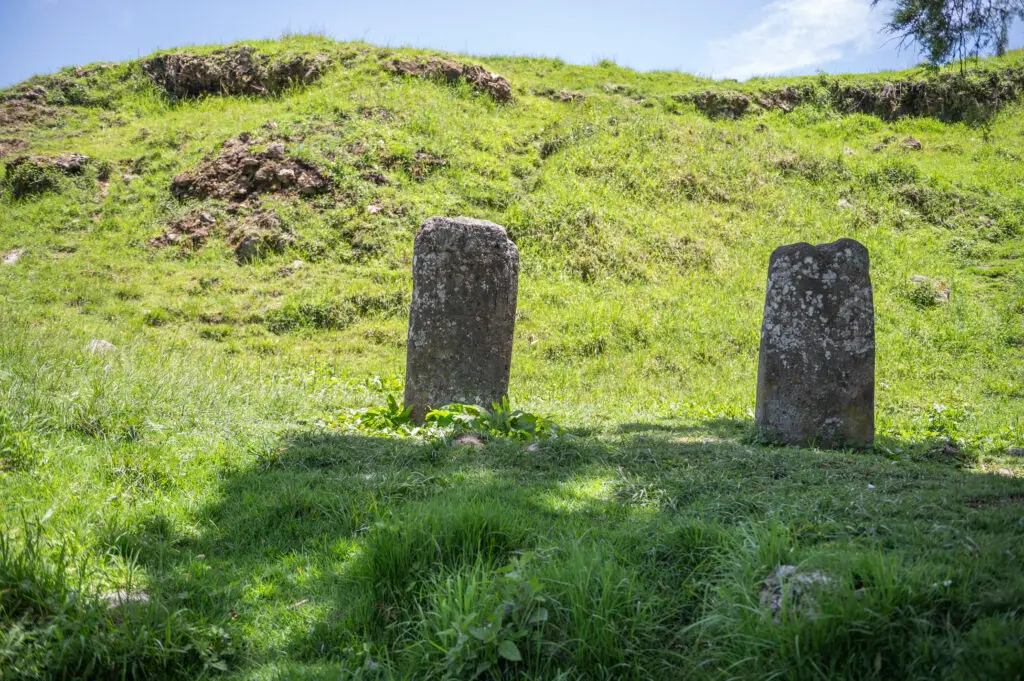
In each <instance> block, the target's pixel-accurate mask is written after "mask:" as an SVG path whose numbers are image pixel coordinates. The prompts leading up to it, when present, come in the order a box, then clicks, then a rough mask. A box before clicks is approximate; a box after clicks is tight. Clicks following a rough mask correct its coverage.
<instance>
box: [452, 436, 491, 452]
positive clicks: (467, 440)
mask: <svg viewBox="0 0 1024 681" xmlns="http://www.w3.org/2000/svg"><path fill="white" fill-rule="evenodd" d="M452 445H453V446H455V447H468V448H471V449H483V448H484V441H483V439H482V438H481V437H480V436H479V435H460V436H458V437H457V438H455V442H453V443H452Z"/></svg>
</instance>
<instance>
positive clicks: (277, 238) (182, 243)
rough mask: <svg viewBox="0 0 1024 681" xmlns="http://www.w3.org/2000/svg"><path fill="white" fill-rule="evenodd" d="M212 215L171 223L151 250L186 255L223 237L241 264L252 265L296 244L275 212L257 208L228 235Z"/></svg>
mask: <svg viewBox="0 0 1024 681" xmlns="http://www.w3.org/2000/svg"><path fill="white" fill-rule="evenodd" d="M220 225H221V223H220V222H219V221H218V220H217V218H216V217H214V216H213V214H211V213H209V212H208V211H205V210H196V211H193V212H191V213H189V214H188V215H186V216H184V217H182V218H180V219H178V220H175V221H174V222H172V223H171V224H170V225H169V226H168V227H167V229H166V231H164V233H163V234H161V235H160V236H158V237H156V238H154V239H150V241H149V245H150V247H151V248H168V247H173V246H179V247H181V249H182V252H183V253H184V254H188V253H191V252H192V251H194V250H197V249H199V248H201V247H202V246H203V245H205V244H206V242H207V241H208V240H209V239H210V238H211V237H212V236H214V235H215V234H217V233H223V237H224V240H225V241H226V242H227V244H228V245H229V246H231V248H232V249H233V250H234V251H235V258H236V259H237V260H238V262H239V263H247V262H251V261H253V260H255V259H257V258H258V257H260V255H262V254H264V253H268V252H271V251H273V252H276V253H280V252H281V251H283V250H284V249H285V248H287V247H288V246H290V245H291V244H293V243H295V237H294V236H292V235H291V234H290V233H289V232H287V231H286V230H285V229H284V227H283V225H282V223H281V219H280V218H279V217H278V216H277V215H276V214H275V213H273V212H272V211H268V210H264V209H263V208H259V207H257V208H256V210H255V211H253V212H252V213H251V214H249V215H246V216H245V217H243V218H242V219H241V220H239V221H234V222H232V223H231V226H230V228H229V229H228V230H227V231H226V232H225V231H223V230H221V229H220Z"/></svg>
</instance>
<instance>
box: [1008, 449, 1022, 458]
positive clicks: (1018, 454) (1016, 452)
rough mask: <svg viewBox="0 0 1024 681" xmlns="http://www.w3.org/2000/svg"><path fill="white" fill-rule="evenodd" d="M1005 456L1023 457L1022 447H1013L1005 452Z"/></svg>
mask: <svg viewBox="0 0 1024 681" xmlns="http://www.w3.org/2000/svg"><path fill="white" fill-rule="evenodd" d="M1006 455H1007V456H1015V457H1024V447H1014V448H1013V449H1010V450H1008V451H1007V452H1006Z"/></svg>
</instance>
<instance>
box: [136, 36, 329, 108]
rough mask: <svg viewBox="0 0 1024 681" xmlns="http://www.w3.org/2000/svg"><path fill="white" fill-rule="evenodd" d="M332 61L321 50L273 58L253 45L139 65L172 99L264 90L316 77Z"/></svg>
mask: <svg viewBox="0 0 1024 681" xmlns="http://www.w3.org/2000/svg"><path fill="white" fill-rule="evenodd" d="M332 64H333V60H332V59H331V58H330V57H329V56H327V55H324V54H298V55H290V56H287V57H283V58H273V57H270V56H268V55H266V54H262V53H260V52H259V51H257V50H256V49H255V48H253V47H248V46H243V47H229V48H225V49H223V50H217V51H216V52H211V53H209V54H193V53H190V52H173V53H171V54H162V55H158V56H156V57H151V58H150V59H147V60H146V61H144V62H143V63H142V69H143V70H144V71H145V72H146V73H147V74H148V75H149V77H150V78H151V79H152V80H153V82H154V83H156V85H157V86H158V87H160V88H162V89H163V90H164V92H166V93H167V95H168V96H170V97H171V98H173V99H182V98H187V97H200V96H202V95H268V94H273V93H275V92H280V91H281V90H284V89H285V88H288V87H290V86H292V85H309V84H310V83H314V82H316V81H317V80H319V79H320V78H321V77H322V76H323V75H324V73H326V72H327V70H328V69H329V68H330V67H331V65H332Z"/></svg>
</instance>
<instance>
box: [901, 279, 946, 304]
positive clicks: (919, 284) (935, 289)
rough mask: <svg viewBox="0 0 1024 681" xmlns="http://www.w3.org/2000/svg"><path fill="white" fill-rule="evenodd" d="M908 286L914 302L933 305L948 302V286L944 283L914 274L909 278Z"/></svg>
mask: <svg viewBox="0 0 1024 681" xmlns="http://www.w3.org/2000/svg"><path fill="white" fill-rule="evenodd" d="M910 285H911V287H912V289H913V298H914V300H915V301H920V302H930V303H931V304H933V305H942V304H944V303H948V302H949V284H947V283H946V282H944V281H939V280H938V279H932V278H931V277H925V276H922V275H920V274H915V275H914V276H912V277H911V278H910ZM929 299H930V300H929Z"/></svg>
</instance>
